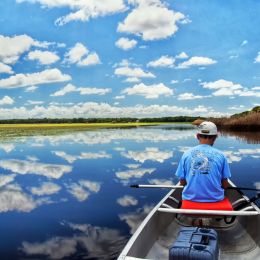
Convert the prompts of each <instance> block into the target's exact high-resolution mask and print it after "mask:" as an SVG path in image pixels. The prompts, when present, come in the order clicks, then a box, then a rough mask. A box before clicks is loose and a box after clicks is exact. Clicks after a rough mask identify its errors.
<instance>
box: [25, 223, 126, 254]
mask: <svg viewBox="0 0 260 260" xmlns="http://www.w3.org/2000/svg"><path fill="white" fill-rule="evenodd" d="M61 224H62V225H64V227H65V228H69V229H71V231H73V232H74V234H73V236H71V237H60V236H56V237H52V238H50V239H48V240H46V241H44V242H34V243H30V242H26V241H24V242H22V247H21V248H20V250H21V251H22V252H23V253H24V254H25V255H26V256H29V257H37V258H38V257H40V258H42V257H47V258H48V259H62V258H66V259H71V258H72V259H75V258H77V259H81V257H82V258H84V257H83V254H82V251H83V252H84V253H85V254H87V255H88V259H113V258H115V257H116V256H117V255H118V253H119V252H118V248H122V245H123V244H124V243H125V242H126V239H125V237H124V236H122V235H120V232H119V231H118V230H116V229H109V228H102V227H96V226H92V225H90V224H75V223H66V222H65V223H61ZM79 249H81V250H79ZM79 252H80V253H79Z"/></svg>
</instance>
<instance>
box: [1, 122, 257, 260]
mask: <svg viewBox="0 0 260 260" xmlns="http://www.w3.org/2000/svg"><path fill="white" fill-rule="evenodd" d="M256 135H258V136H259V133H257V134H256ZM256 135H250V137H247V136H246V135H241V134H240V136H237V135H235V134H233V133H232V134H227V133H225V134H224V135H222V136H220V137H219V138H218V140H217V142H216V144H215V147H217V148H219V149H221V150H222V151H224V153H225V154H226V156H227V157H228V160H229V163H230V168H231V171H232V180H233V181H234V182H235V183H236V184H237V185H238V186H239V185H241V186H242V185H243V186H248V187H258V188H260V177H259V176H260V164H259V158H260V145H259V140H257V139H255V138H254V136H256ZM0 140H1V142H0V153H1V158H0V213H1V214H0V236H1V243H0V257H1V259H113V258H116V257H117V256H118V254H119V252H120V250H121V249H122V247H123V246H124V245H125V244H126V242H127V240H128V239H129V237H130V236H131V234H132V233H133V232H134V231H135V229H136V228H137V226H138V224H139V223H140V222H141V221H142V219H143V218H144V217H145V216H146V214H147V213H148V212H149V210H150V209H151V208H152V207H153V206H154V205H155V204H156V203H157V202H158V201H159V199H161V198H162V196H163V195H164V194H166V192H167V190H155V189H151V190H149V189H145V190H141V189H131V188H129V184H132V183H151V184H162V183H165V184H175V183H176V182H177V179H176V178H175V176H174V172H175V170H176V168H177V163H178V161H179V159H180V157H181V155H182V153H183V152H184V151H186V150H187V149H189V147H192V146H194V145H196V144H197V141H196V139H195V130H194V129H193V127H192V126H188V125H183V126H180V125H177V126H176V125H169V126H159V127H158V126H157V127H145V128H132V129H102V130H95V131H73V132H55V133H54V132H53V131H51V132H48V131H45V132H41V133H37V132H36V133H35V132H34V133H29V134H28V133H26V132H15V133H14V132H10V133H7V132H4V133H0ZM247 194H248V195H249V196H251V195H253V194H252V193H247Z"/></svg>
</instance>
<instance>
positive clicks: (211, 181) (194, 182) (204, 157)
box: [176, 144, 231, 202]
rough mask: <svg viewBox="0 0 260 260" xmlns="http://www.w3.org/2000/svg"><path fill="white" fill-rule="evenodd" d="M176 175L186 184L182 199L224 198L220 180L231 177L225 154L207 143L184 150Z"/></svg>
mask: <svg viewBox="0 0 260 260" xmlns="http://www.w3.org/2000/svg"><path fill="white" fill-rule="evenodd" d="M176 176H178V177H179V179H185V180H186V182H187V185H186V186H185V187H184V189H183V192H182V199H184V200H192V201H197V202H214V201H220V200H223V199H224V190H223V189H222V187H221V180H222V179H227V178H230V177H231V174H230V169H229V166H228V162H227V159H226V157H225V155H224V154H223V153H222V152H220V151H219V150H217V149H215V148H213V147H212V146H210V145H207V144H200V145H198V146H195V147H193V148H192V149H190V150H189V151H187V152H185V153H184V154H183V156H182V158H181V160H180V162H179V165H178V168H177V172H176Z"/></svg>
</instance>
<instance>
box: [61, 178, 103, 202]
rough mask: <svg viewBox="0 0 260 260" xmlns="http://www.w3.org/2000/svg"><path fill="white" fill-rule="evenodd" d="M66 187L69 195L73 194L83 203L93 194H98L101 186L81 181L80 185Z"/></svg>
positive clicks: (72, 184) (96, 183)
mask: <svg viewBox="0 0 260 260" xmlns="http://www.w3.org/2000/svg"><path fill="white" fill-rule="evenodd" d="M66 187H67V190H68V192H69V193H71V194H72V195H73V196H74V197H75V198H76V199H77V200H78V201H79V202H82V201H85V200H86V199H87V198H88V197H89V195H91V193H98V192H99V190H100V188H101V184H100V183H98V182H92V181H88V180H79V182H78V183H71V184H67V185H66Z"/></svg>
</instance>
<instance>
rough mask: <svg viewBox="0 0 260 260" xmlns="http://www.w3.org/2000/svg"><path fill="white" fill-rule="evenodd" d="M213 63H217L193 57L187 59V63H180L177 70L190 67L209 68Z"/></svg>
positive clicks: (208, 59)
mask: <svg viewBox="0 0 260 260" xmlns="http://www.w3.org/2000/svg"><path fill="white" fill-rule="evenodd" d="M215 63H217V61H216V60H213V59H211V58H208V57H199V56H194V57H191V58H190V59H188V60H187V61H184V62H182V63H180V64H179V65H178V67H177V68H179V69H187V68H189V67H192V66H209V65H212V64H215Z"/></svg>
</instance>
